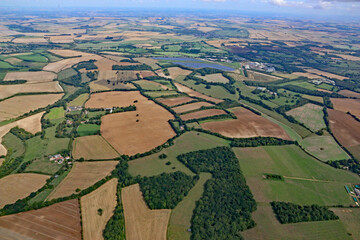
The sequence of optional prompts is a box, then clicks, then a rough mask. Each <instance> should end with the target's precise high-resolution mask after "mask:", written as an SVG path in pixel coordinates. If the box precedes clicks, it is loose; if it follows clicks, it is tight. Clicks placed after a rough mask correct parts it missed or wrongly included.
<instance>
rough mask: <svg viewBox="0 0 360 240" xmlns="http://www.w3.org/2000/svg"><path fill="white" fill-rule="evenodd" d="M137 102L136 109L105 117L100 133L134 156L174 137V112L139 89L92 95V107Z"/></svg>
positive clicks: (89, 103)
mask: <svg viewBox="0 0 360 240" xmlns="http://www.w3.org/2000/svg"><path fill="white" fill-rule="evenodd" d="M117 104H119V107H125V106H129V105H135V106H136V108H137V109H136V111H130V112H123V113H114V114H109V115H105V116H103V117H102V124H101V135H102V136H103V137H104V138H105V139H106V140H107V141H108V142H109V143H110V144H111V145H112V146H113V147H114V148H115V149H116V150H117V152H119V153H120V154H127V155H134V154H137V153H142V152H146V151H149V150H151V149H153V148H155V147H157V146H158V145H161V144H163V143H165V142H166V141H167V140H168V139H169V138H172V137H173V136H175V133H174V131H173V130H172V128H171V126H170V124H169V123H168V120H169V119H173V118H174V117H173V115H172V114H171V113H169V112H168V111H167V110H166V109H164V108H162V107H161V106H159V105H157V104H156V103H154V102H153V101H151V100H149V99H147V98H145V97H144V96H142V95H141V94H140V93H139V92H137V91H131V92H108V93H98V94H92V95H91V98H90V100H89V101H88V102H87V103H86V107H89V108H107V107H112V106H114V105H115V106H116V105H117Z"/></svg>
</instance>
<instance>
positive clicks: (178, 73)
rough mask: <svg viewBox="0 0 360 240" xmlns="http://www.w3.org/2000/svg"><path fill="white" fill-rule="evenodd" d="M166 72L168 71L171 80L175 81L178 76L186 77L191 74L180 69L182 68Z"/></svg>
mask: <svg viewBox="0 0 360 240" xmlns="http://www.w3.org/2000/svg"><path fill="white" fill-rule="evenodd" d="M168 71H169V73H170V77H171V78H172V79H175V78H177V77H178V76H187V75H189V74H190V73H191V71H189V70H185V69H182V68H179V67H171V68H168Z"/></svg>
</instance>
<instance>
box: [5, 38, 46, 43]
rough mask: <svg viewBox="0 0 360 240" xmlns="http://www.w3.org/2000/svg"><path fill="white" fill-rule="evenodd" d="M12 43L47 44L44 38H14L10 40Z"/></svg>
mask: <svg viewBox="0 0 360 240" xmlns="http://www.w3.org/2000/svg"><path fill="white" fill-rule="evenodd" d="M12 42H13V43H23V44H30V43H47V42H48V41H47V40H46V39H45V38H15V39H14V40H12Z"/></svg>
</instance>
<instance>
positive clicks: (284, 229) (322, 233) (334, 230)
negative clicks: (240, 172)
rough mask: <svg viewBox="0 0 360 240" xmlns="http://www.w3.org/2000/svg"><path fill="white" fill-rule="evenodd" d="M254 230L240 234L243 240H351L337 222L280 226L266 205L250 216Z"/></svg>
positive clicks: (269, 207) (342, 226)
mask: <svg viewBox="0 0 360 240" xmlns="http://www.w3.org/2000/svg"><path fill="white" fill-rule="evenodd" d="M252 217H253V219H254V221H255V222H256V226H255V228H252V229H249V230H246V231H244V232H242V233H241V235H242V236H243V237H244V239H245V240H247V239H249V240H253V239H264V240H272V239H292V240H305V239H306V240H338V239H344V240H345V239H349V240H350V239H352V238H351V237H350V236H348V235H347V231H346V229H345V227H344V224H343V223H342V222H341V221H339V220H336V221H320V222H303V223H291V224H280V223H279V222H278V220H277V219H276V217H275V215H274V213H273V211H272V208H271V206H270V205H268V204H262V205H261V206H258V209H257V210H256V211H255V212H254V213H253V214H252Z"/></svg>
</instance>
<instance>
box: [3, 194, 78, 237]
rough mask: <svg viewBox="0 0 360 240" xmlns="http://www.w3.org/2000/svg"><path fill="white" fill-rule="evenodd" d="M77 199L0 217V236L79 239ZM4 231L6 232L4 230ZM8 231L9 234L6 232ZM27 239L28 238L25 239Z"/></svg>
mask: <svg viewBox="0 0 360 240" xmlns="http://www.w3.org/2000/svg"><path fill="white" fill-rule="evenodd" d="M79 208H80V207H79V203H78V200H77V199H74V200H69V201H65V202H61V203H56V204H54V205H52V206H50V207H45V208H41V209H38V210H31V211H28V212H23V213H18V214H15V215H9V216H3V217H0V235H2V234H3V233H4V232H5V233H6V234H9V239H17V238H16V236H18V234H20V236H21V238H19V239H26V240H27V239H34V238H36V239H39V240H45V239H49V238H52V239H69V240H80V239H81V225H80V209H79ZM4 229H6V230H4ZM7 231H9V232H7ZM26 237H28V238H26Z"/></svg>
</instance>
